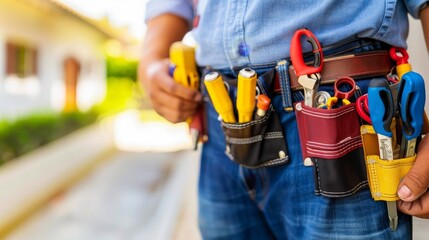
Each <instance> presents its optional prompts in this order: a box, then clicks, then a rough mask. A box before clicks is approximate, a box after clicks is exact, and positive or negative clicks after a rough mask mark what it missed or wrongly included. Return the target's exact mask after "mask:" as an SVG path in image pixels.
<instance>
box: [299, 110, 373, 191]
mask: <svg viewBox="0 0 429 240" xmlns="http://www.w3.org/2000/svg"><path fill="white" fill-rule="evenodd" d="M295 109H296V118H297V122H298V131H299V136H300V142H301V150H302V154H303V158H304V159H303V160H304V164H305V165H307V166H310V165H312V166H313V167H314V180H315V188H316V189H315V192H316V194H320V195H323V196H327V197H345V196H349V195H352V194H354V193H355V192H357V191H359V190H360V189H362V188H364V187H366V186H368V181H367V177H366V169H365V160H364V156H363V149H362V140H361V136H360V120H359V117H358V115H357V112H356V109H355V104H354V103H352V104H349V105H344V106H341V107H339V108H335V109H321V108H312V107H309V106H305V105H304V103H303V102H298V103H296V104H295Z"/></svg>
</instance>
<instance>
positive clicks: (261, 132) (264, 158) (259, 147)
mask: <svg viewBox="0 0 429 240" xmlns="http://www.w3.org/2000/svg"><path fill="white" fill-rule="evenodd" d="M222 128H223V131H224V134H225V141H226V151H225V153H226V154H227V155H228V156H229V157H230V158H231V160H233V161H235V162H237V163H238V164H240V165H242V166H244V167H247V168H261V167H268V166H277V165H280V164H284V163H286V162H288V161H289V157H288V153H287V148H286V141H285V138H284V135H283V131H282V126H281V124H280V119H279V117H278V115H277V113H276V112H275V110H274V108H273V107H272V106H271V107H270V109H269V110H268V111H267V112H266V114H265V115H264V117H262V118H260V119H255V120H253V121H250V122H246V123H225V122H222Z"/></svg>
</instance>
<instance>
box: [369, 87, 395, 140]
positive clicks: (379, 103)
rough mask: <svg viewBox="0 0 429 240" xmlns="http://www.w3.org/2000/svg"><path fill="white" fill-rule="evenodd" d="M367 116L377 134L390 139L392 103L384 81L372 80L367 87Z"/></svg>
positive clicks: (390, 93) (391, 97)
mask: <svg viewBox="0 0 429 240" xmlns="http://www.w3.org/2000/svg"><path fill="white" fill-rule="evenodd" d="M368 105H369V115H370V118H371V121H372V124H373V126H374V130H375V132H377V133H378V134H381V135H384V136H387V137H392V135H393V134H392V131H391V129H390V125H391V123H392V120H393V115H394V108H395V106H394V102H393V96H392V92H391V91H390V87H389V83H388V82H387V81H386V80H384V79H373V80H371V82H370V83H369V87H368Z"/></svg>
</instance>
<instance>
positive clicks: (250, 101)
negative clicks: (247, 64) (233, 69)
mask: <svg viewBox="0 0 429 240" xmlns="http://www.w3.org/2000/svg"><path fill="white" fill-rule="evenodd" d="M255 97H256V72H255V71H254V70H252V69H250V68H244V69H242V70H240V72H239V73H238V86H237V103H236V104H237V111H238V122H240V123H245V122H250V121H252V118H253V111H254V110H255V102H256V99H255Z"/></svg>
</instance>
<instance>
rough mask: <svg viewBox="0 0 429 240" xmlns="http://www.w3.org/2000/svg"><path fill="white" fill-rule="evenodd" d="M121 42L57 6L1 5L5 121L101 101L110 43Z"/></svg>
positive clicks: (0, 97) (12, 0)
mask: <svg viewBox="0 0 429 240" xmlns="http://www.w3.org/2000/svg"><path fill="white" fill-rule="evenodd" d="M121 36H122V34H121V33H119V32H118V31H115V30H114V29H113V28H111V27H110V26H109V24H108V23H106V22H105V21H103V22H101V21H95V20H93V19H90V18H88V17H85V16H83V15H81V14H79V13H78V12H76V11H74V10H72V9H71V8H69V7H67V6H66V5H64V4H62V3H61V2H59V1H56V0H0V118H3V117H14V116H19V115H22V114H25V113H28V112H34V111H40V110H46V109H55V110H63V109H65V110H73V109H74V108H75V107H76V105H77V106H78V107H79V109H81V110H85V109H88V108H89V107H90V106H91V105H93V104H94V103H96V102H99V101H101V100H102V99H103V97H104V94H105V78H106V77H105V75H106V74H105V72H106V67H105V65H106V64H105V58H104V51H105V47H106V45H109V44H106V43H108V42H111V41H112V39H114V40H119V41H118V42H119V43H121V41H122V40H124V39H120V38H121Z"/></svg>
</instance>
